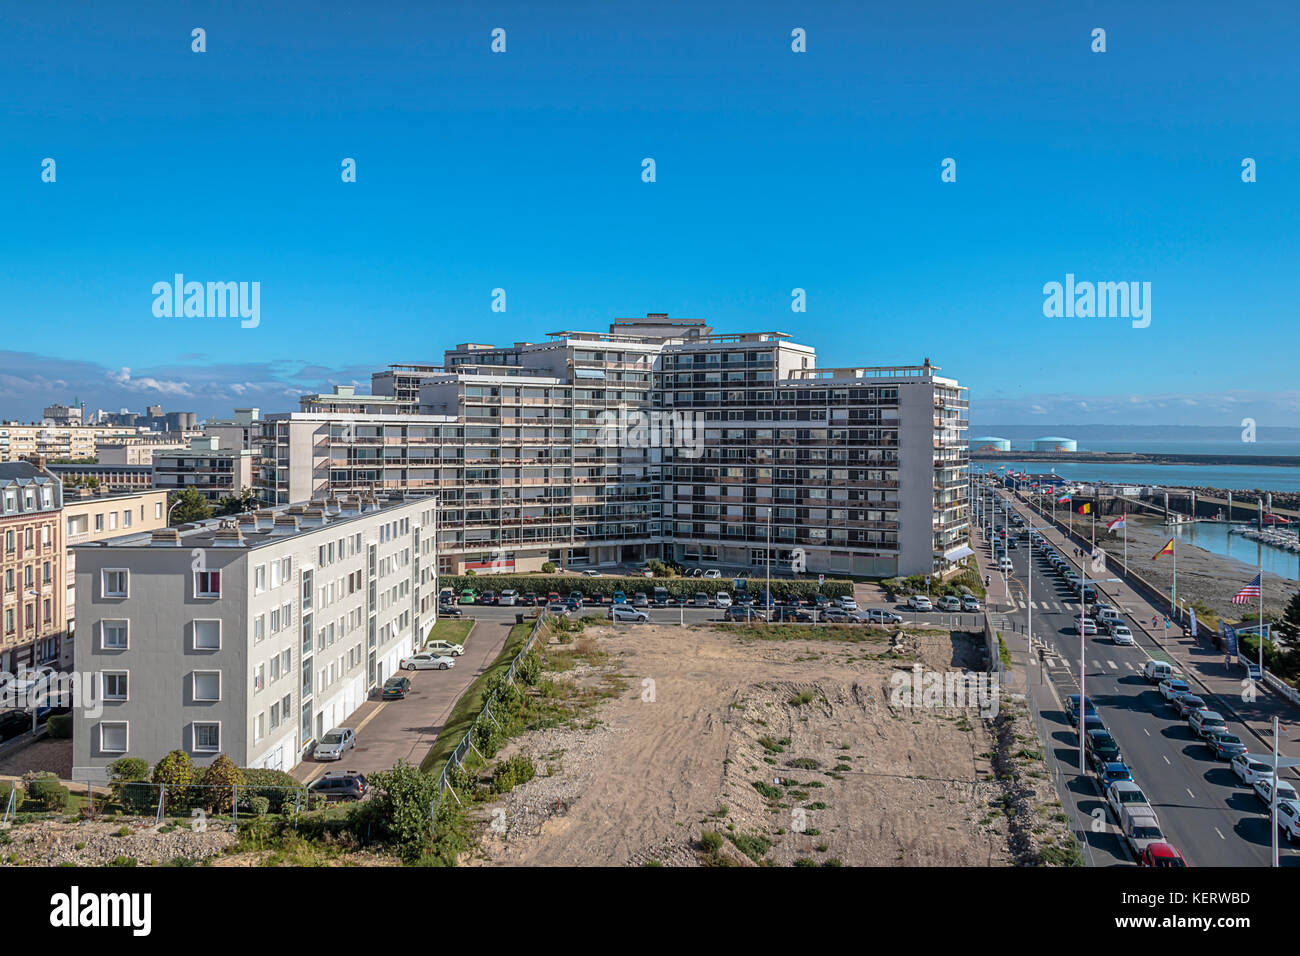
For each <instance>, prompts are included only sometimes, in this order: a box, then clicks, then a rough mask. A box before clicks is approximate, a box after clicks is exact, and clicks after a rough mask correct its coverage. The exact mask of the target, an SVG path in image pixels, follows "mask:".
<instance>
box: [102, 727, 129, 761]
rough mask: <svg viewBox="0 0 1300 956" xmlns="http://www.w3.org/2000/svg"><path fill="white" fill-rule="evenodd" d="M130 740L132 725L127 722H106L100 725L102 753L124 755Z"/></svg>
mask: <svg viewBox="0 0 1300 956" xmlns="http://www.w3.org/2000/svg"><path fill="white" fill-rule="evenodd" d="M130 740H131V734H130V724H129V723H128V722H127V721H125V720H119V721H105V722H103V723H101V724H100V725H99V750H100V753H106V754H124V753H126V751H127V746H128V744H129V743H130Z"/></svg>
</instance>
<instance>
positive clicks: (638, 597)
mask: <svg viewBox="0 0 1300 956" xmlns="http://www.w3.org/2000/svg"><path fill="white" fill-rule="evenodd" d="M632 606H633V607H649V606H650V599H649V598H648V597H646V593H645V592H644V591H637V592H636V594H634V595H632Z"/></svg>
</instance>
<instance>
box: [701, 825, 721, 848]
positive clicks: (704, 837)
mask: <svg viewBox="0 0 1300 956" xmlns="http://www.w3.org/2000/svg"><path fill="white" fill-rule="evenodd" d="M700 843H701V844H702V845H703V846H704V849H705V850H707V851H708V852H709V853H717V852H718V851H719V850H721V849H722V834H720V833H718V831H717V830H705V831H704V832H703V833H701V834H700Z"/></svg>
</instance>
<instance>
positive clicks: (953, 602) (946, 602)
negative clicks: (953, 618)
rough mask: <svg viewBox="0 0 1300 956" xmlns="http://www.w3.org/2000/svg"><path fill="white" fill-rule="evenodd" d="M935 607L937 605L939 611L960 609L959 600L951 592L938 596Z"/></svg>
mask: <svg viewBox="0 0 1300 956" xmlns="http://www.w3.org/2000/svg"><path fill="white" fill-rule="evenodd" d="M936 607H938V608H939V610H940V611H960V610H961V601H960V600H958V599H957V598H956V597H954V596H953V595H951V594H945V595H944V596H943V597H941V598H939V603H938V604H937V605H936Z"/></svg>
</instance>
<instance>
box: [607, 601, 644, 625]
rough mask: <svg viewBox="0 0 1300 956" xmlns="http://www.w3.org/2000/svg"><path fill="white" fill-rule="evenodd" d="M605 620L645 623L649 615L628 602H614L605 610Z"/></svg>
mask: <svg viewBox="0 0 1300 956" xmlns="http://www.w3.org/2000/svg"><path fill="white" fill-rule="evenodd" d="M605 617H606V619H607V620H610V621H614V622H615V623H618V622H620V621H627V622H628V623H631V624H646V623H648V622H649V620H650V615H649V614H648V613H647V612H645V611H640V610H638V609H636V608H634V607H633V606H632V605H630V604H614V605H611V606H610V609H609V610H608V611H606V612H605Z"/></svg>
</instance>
